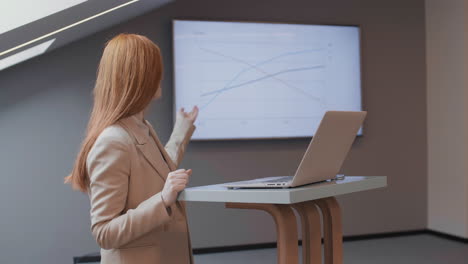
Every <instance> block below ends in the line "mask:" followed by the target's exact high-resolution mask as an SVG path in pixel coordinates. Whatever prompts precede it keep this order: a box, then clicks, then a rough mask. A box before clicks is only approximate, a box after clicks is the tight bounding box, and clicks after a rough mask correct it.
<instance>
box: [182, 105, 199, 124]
mask: <svg viewBox="0 0 468 264" xmlns="http://www.w3.org/2000/svg"><path fill="white" fill-rule="evenodd" d="M179 115H180V116H181V117H184V118H186V119H188V120H190V121H191V122H192V123H194V122H195V120H196V119H197V116H198V106H194V107H193V109H192V111H190V112H185V111H184V108H183V107H182V108H180V110H179Z"/></svg>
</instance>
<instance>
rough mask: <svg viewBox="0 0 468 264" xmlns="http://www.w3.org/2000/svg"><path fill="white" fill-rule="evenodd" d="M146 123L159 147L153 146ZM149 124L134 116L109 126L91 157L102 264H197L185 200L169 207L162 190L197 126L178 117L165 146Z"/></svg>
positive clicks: (94, 230) (95, 230)
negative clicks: (194, 263) (195, 263)
mask: <svg viewBox="0 0 468 264" xmlns="http://www.w3.org/2000/svg"><path fill="white" fill-rule="evenodd" d="M145 123H146V125H147V126H149V127H150V133H151V137H152V138H154V140H155V141H156V143H157V146H158V147H159V150H158V149H156V148H155V147H154V144H150V143H151V142H150V140H151V138H150V136H149V135H148V134H147V133H148V128H147V126H145ZM145 123H143V121H142V120H138V118H137V117H136V116H131V117H128V118H125V119H122V120H120V121H119V122H117V123H116V124H114V125H112V126H109V127H108V128H106V129H105V130H104V131H103V132H102V133H101V134H100V135H99V137H98V138H97V140H96V142H95V143H94V145H93V147H92V149H91V151H90V152H89V154H88V157H87V161H86V162H87V171H88V175H89V177H90V189H89V197H90V202H91V210H90V214H91V231H92V234H93V236H94V238H95V239H96V241H97V243H98V244H99V246H100V247H101V263H103V264H146V263H147V264H159V263H161V264H178V263H183V264H185V263H193V256H192V247H191V243H190V235H189V231H188V225H187V217H186V212H185V203H184V202H180V201H177V202H176V204H174V205H172V206H171V207H170V208H166V206H165V204H164V202H163V200H162V199H161V190H162V188H163V186H164V182H165V179H166V177H167V175H168V173H169V172H170V171H173V170H176V169H177V166H178V165H179V163H180V161H181V159H182V157H183V154H184V152H185V148H186V145H187V143H188V142H189V140H190V138H191V136H192V134H193V132H194V130H195V126H194V125H193V124H192V122H191V121H189V120H187V119H184V118H182V119H181V120H177V121H176V124H175V126H174V130H173V132H172V135H171V137H170V139H169V141H168V142H167V144H166V146H163V145H162V144H161V142H160V141H159V139H158V137H157V135H156V133H155V131H154V129H153V128H152V127H151V125H150V124H149V122H148V121H146V120H145ZM152 146H153V147H152ZM157 151H161V152H162V157H163V159H161V156H160V155H157V154H158V153H157ZM156 157H159V159H157V158H156ZM167 209H169V210H167Z"/></svg>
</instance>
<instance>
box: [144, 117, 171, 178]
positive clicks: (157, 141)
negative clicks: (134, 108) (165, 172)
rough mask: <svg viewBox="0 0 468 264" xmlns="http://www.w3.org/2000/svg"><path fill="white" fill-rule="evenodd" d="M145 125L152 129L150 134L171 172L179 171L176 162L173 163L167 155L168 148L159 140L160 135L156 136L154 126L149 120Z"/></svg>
mask: <svg viewBox="0 0 468 264" xmlns="http://www.w3.org/2000/svg"><path fill="white" fill-rule="evenodd" d="M145 123H146V124H147V125H148V127H149V128H150V134H151V136H152V137H153V139H154V141H155V142H156V145H157V146H158V148H159V150H160V151H161V153H162V156H163V157H164V160H165V161H166V163H167V166H168V167H169V169H170V170H171V171H175V170H176V169H177V167H176V165H175V164H174V162H173V161H172V158H171V157H170V156H169V154H168V153H167V151H166V148H165V147H164V146H163V144H162V143H161V141H160V140H159V138H158V135H157V134H156V131H155V130H154V128H153V126H152V125H151V124H150V123H149V122H148V121H147V120H145Z"/></svg>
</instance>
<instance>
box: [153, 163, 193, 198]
mask: <svg viewBox="0 0 468 264" xmlns="http://www.w3.org/2000/svg"><path fill="white" fill-rule="evenodd" d="M190 175H192V169H189V170H185V169H178V170H175V171H171V172H169V174H168V175H167V179H166V183H165V184H164V187H163V190H162V192H161V195H162V198H163V200H164V202H165V203H166V206H171V205H172V204H174V203H175V201H176V199H177V194H178V193H179V192H180V191H182V190H183V189H185V186H187V183H188V181H189V178H190Z"/></svg>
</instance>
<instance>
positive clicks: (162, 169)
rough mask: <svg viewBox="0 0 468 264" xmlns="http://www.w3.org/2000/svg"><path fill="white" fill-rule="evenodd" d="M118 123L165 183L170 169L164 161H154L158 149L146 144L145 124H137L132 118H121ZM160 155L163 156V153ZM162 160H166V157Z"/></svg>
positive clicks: (147, 136) (151, 132) (147, 137)
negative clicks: (131, 136) (131, 137)
mask: <svg viewBox="0 0 468 264" xmlns="http://www.w3.org/2000/svg"><path fill="white" fill-rule="evenodd" d="M145 121H146V120H145ZM120 123H121V124H122V126H123V127H124V128H126V130H127V131H128V132H129V133H130V134H131V135H133V137H134V138H135V141H136V142H135V146H136V147H137V149H138V150H140V152H141V153H142V154H143V156H144V157H145V159H146V160H147V161H148V163H149V164H150V165H151V167H153V169H154V170H156V171H157V172H158V175H159V176H160V177H161V178H162V179H163V181H166V178H167V174H168V173H169V172H170V167H168V166H169V164H165V162H164V161H162V160H157V159H156V157H157V153H156V151H158V149H156V148H153V147H152V146H151V144H150V142H148V140H150V138H149V135H147V131H148V129H147V128H146V127H145V124H143V123H139V121H138V120H137V119H136V117H134V116H130V117H127V118H123V119H121V120H120ZM149 130H150V134H151V135H153V133H154V131H152V130H153V129H152V128H151V127H149ZM153 137H154V136H153ZM156 144H158V141H157V140H156ZM159 144H160V143H159ZM158 147H159V145H158ZM161 152H162V151H161ZM162 153H163V154H164V152H162ZM166 154H167V153H166ZM164 158H165V159H166V160H167V158H166V157H164Z"/></svg>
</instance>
